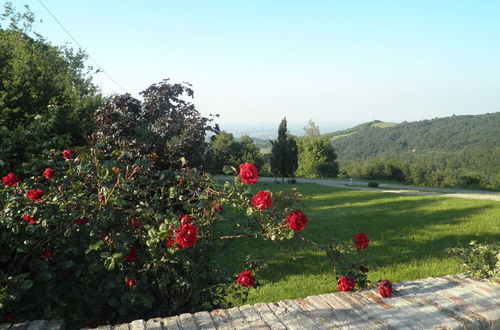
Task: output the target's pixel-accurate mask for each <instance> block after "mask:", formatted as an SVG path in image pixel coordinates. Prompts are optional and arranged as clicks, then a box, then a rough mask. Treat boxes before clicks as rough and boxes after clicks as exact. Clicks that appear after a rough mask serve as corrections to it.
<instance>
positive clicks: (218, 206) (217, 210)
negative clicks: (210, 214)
mask: <svg viewBox="0 0 500 330" xmlns="http://www.w3.org/2000/svg"><path fill="white" fill-rule="evenodd" d="M214 210H215V211H216V212H220V211H222V206H221V205H220V204H217V205H215V206H214Z"/></svg>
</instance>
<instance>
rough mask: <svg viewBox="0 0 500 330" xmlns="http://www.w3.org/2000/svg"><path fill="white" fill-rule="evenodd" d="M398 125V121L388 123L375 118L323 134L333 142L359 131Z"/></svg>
mask: <svg viewBox="0 0 500 330" xmlns="http://www.w3.org/2000/svg"><path fill="white" fill-rule="evenodd" d="M396 125H397V124H396V123H386V122H382V121H380V120H375V121H371V122H368V123H364V124H360V125H357V126H354V127H352V128H348V129H345V130H342V131H336V132H333V133H326V134H323V136H325V137H327V138H329V139H330V140H331V141H332V142H333V141H335V140H337V139H340V138H343V137H346V136H350V135H353V134H356V133H358V132H363V131H365V130H366V129H369V128H376V127H378V128H386V127H392V126H396Z"/></svg>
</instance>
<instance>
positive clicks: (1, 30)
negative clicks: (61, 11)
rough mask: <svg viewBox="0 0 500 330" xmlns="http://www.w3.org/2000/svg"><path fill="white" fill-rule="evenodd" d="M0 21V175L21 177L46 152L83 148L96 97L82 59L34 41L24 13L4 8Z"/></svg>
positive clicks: (29, 16) (79, 53)
mask: <svg viewBox="0 0 500 330" xmlns="http://www.w3.org/2000/svg"><path fill="white" fill-rule="evenodd" d="M0 17H1V18H0V76H1V81H0V170H1V171H2V172H6V171H13V170H16V171H17V172H18V173H25V172H30V171H31V170H35V169H37V170H38V169H39V166H40V165H41V164H38V159H39V157H40V155H41V154H42V153H44V152H48V151H49V150H50V149H53V148H56V149H61V148H68V147H71V146H74V145H82V144H84V143H85V137H86V136H87V134H89V133H90V132H91V130H92V125H91V120H90V116H91V113H92V112H93V111H94V110H95V109H96V108H97V107H98V106H99V104H100V102H101V97H100V94H99V92H98V89H97V87H96V86H95V85H94V84H93V83H92V79H91V76H90V72H91V68H89V67H87V66H85V59H86V55H85V54H84V53H83V52H82V51H73V50H72V49H70V48H67V47H56V46H53V45H51V44H50V43H49V42H47V41H46V40H45V39H43V38H42V37H41V36H40V35H38V34H34V35H33V34H32V33H31V32H30V31H31V28H32V25H31V24H32V23H33V21H34V15H33V14H32V13H31V12H30V11H29V8H27V11H26V12H24V13H17V12H16V11H15V10H14V8H13V7H12V5H11V4H10V3H7V4H6V5H5V6H4V10H3V13H2V14H1V15H0Z"/></svg>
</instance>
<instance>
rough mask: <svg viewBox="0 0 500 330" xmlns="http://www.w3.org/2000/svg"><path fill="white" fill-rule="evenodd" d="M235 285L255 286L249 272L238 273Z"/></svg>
mask: <svg viewBox="0 0 500 330" xmlns="http://www.w3.org/2000/svg"><path fill="white" fill-rule="evenodd" d="M236 283H238V284H239V285H242V286H246V287H253V285H254V284H255V277H254V276H253V274H252V272H251V271H250V270H245V271H244V272H241V273H240V275H239V276H238V279H237V280H236Z"/></svg>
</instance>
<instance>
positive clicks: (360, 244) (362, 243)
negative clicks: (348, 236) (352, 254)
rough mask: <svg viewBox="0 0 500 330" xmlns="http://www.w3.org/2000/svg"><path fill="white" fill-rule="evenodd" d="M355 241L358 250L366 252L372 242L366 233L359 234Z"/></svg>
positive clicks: (355, 236)
mask: <svg viewBox="0 0 500 330" xmlns="http://www.w3.org/2000/svg"><path fill="white" fill-rule="evenodd" d="M354 241H355V245H356V249H358V250H364V249H366V248H367V247H368V243H369V242H370V240H369V239H368V236H366V234H365V233H359V234H356V235H354Z"/></svg>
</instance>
